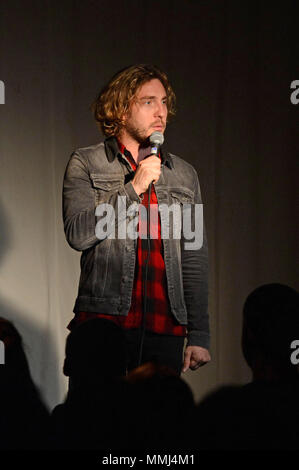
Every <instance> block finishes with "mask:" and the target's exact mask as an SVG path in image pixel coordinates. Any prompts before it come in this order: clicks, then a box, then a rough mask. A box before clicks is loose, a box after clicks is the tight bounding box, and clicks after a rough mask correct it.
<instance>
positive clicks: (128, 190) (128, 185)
mask: <svg viewBox="0 0 299 470" xmlns="http://www.w3.org/2000/svg"><path fill="white" fill-rule="evenodd" d="M124 189H125V192H126V194H127V195H128V196H129V198H130V199H131V201H132V202H133V201H136V202H138V203H141V201H142V198H140V197H139V196H138V194H137V193H136V191H135V189H134V186H133V185H132V182H131V181H129V182H128V183H126V184H125V186H124Z"/></svg>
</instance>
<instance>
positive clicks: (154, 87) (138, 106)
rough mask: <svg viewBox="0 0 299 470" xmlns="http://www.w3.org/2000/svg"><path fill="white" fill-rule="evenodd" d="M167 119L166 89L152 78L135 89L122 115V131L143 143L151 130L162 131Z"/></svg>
mask: <svg viewBox="0 0 299 470" xmlns="http://www.w3.org/2000/svg"><path fill="white" fill-rule="evenodd" d="M166 119H167V99H166V91H165V88H164V86H163V85H162V83H161V82H160V80H158V79H157V78H154V79H153V80H150V81H149V82H146V83H144V85H142V86H141V87H140V88H139V90H138V91H137V94H136V97H135V100H134V101H133V103H132V105H131V107H130V109H129V111H128V112H127V113H126V114H125V116H124V127H123V133H125V134H127V135H128V136H130V137H132V138H133V139H134V140H136V141H137V142H138V143H140V144H141V143H143V142H144V141H145V140H146V139H147V138H148V137H149V136H150V135H151V134H152V133H153V132H155V131H158V132H162V133H163V132H164V131H165V128H166Z"/></svg>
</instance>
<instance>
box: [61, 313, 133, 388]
mask: <svg viewBox="0 0 299 470" xmlns="http://www.w3.org/2000/svg"><path fill="white" fill-rule="evenodd" d="M63 372H64V374H65V375H66V376H69V377H70V378H71V379H73V380H75V381H83V382H84V381H85V380H88V381H89V382H90V380H92V381H99V380H101V379H103V378H106V377H120V376H124V375H125V374H126V341H125V335H124V332H123V330H122V329H121V328H120V327H119V326H117V325H116V324H115V323H114V322H113V321H111V320H106V319H104V318H95V319H92V320H87V321H86V322H84V323H82V324H81V325H78V326H77V327H75V328H74V329H73V330H72V331H71V333H70V334H69V335H68V337H67V340H66V349H65V361H64V366H63Z"/></svg>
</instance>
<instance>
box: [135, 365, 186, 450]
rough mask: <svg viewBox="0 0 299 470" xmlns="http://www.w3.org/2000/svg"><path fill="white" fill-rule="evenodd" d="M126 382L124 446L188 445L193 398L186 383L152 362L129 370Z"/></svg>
mask: <svg viewBox="0 0 299 470" xmlns="http://www.w3.org/2000/svg"><path fill="white" fill-rule="evenodd" d="M127 382H128V384H129V387H128V389H127V395H128V396H127V404H128V407H127V409H128V410H129V412H128V416H127V422H128V442H127V447H128V448H130V447H131V449H137V450H159V451H164V452H165V451H167V450H168V451H170V450H172V451H173V450H175V451H177V452H178V451H179V449H187V448H188V447H190V442H189V440H190V433H191V429H192V426H191V422H192V419H193V416H194V411H195V402H194V398H193V394H192V392H191V389H190V387H189V385H187V383H186V382H185V381H183V380H182V379H181V378H180V377H179V375H178V374H177V373H176V372H175V371H174V370H173V369H171V368H168V367H166V366H163V365H159V364H157V363H154V362H148V363H146V364H143V365H141V366H139V367H137V368H136V369H134V370H132V371H131V372H130V373H129V375H128V377H127ZM187 428H189V429H190V433H189V432H186V429H187Z"/></svg>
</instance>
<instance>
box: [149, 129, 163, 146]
mask: <svg viewBox="0 0 299 470" xmlns="http://www.w3.org/2000/svg"><path fill="white" fill-rule="evenodd" d="M149 141H150V143H151V145H157V146H158V145H159V146H160V145H162V144H163V142H164V135H163V134H162V132H158V131H155V132H153V133H152V134H151V135H150V136H149Z"/></svg>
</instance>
